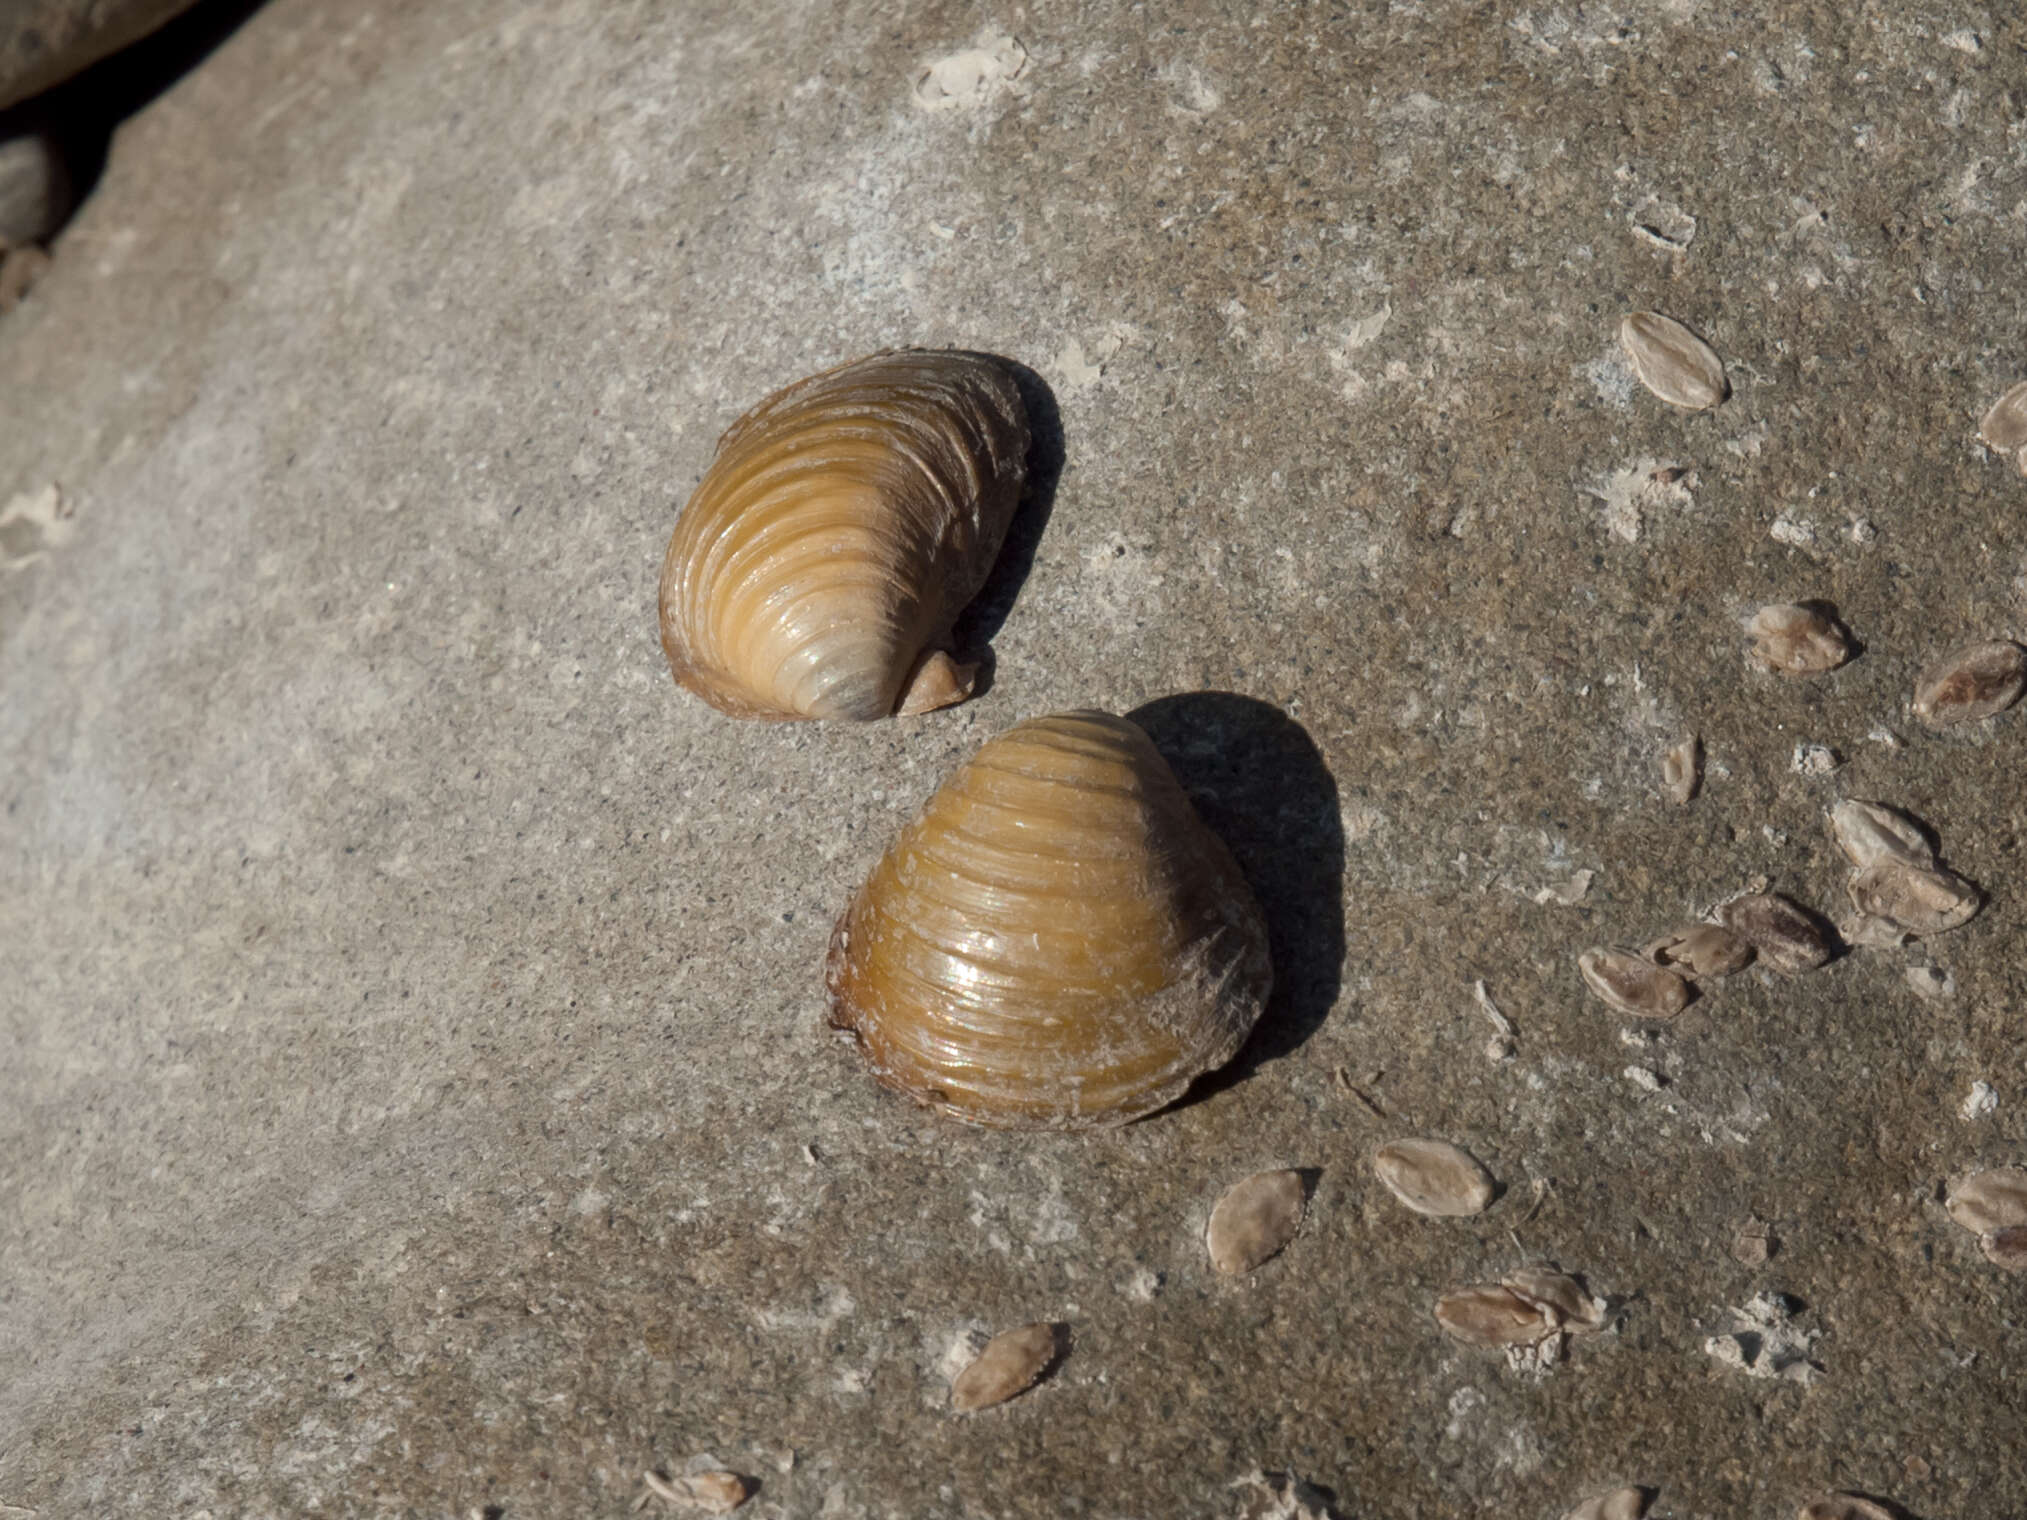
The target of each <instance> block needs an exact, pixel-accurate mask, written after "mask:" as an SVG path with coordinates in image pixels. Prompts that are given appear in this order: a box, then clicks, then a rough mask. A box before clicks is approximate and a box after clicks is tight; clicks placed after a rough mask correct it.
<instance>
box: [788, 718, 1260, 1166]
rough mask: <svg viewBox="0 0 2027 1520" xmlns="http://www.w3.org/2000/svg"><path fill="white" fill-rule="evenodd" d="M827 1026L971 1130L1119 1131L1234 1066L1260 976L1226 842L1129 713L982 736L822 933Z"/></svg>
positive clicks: (1256, 1004)
mask: <svg viewBox="0 0 2027 1520" xmlns="http://www.w3.org/2000/svg"><path fill="white" fill-rule="evenodd" d="M824 980H825V984H826V986H827V988H828V990H829V993H830V1021H831V1023H832V1025H834V1026H835V1027H837V1028H840V1029H848V1030H850V1031H851V1032H852V1033H853V1035H854V1036H855V1037H856V1038H857V1040H858V1043H859V1046H860V1048H861V1049H862V1050H863V1052H864V1053H865V1056H866V1059H867V1061H868V1062H869V1064H870V1065H871V1067H872V1070H873V1075H874V1076H875V1077H876V1078H878V1079H879V1080H880V1081H881V1082H883V1083H885V1084H886V1085H887V1086H889V1087H892V1088H895V1089H897V1090H899V1091H901V1092H903V1093H906V1094H908V1095H909V1096H910V1097H912V1098H914V1099H915V1100H916V1101H917V1102H919V1103H922V1104H925V1105H927V1106H929V1107H931V1108H935V1109H938V1110H940V1111H941V1112H943V1113H946V1114H949V1115H951V1116H952V1117H953V1118H957V1119H962V1120H965V1121H966V1122H968V1123H972V1124H983V1125H991V1126H995V1127H998V1128H1006V1129H1080V1128H1088V1127H1092V1126H1097V1125H1106V1124H1124V1123H1125V1122H1127V1121H1128V1120H1130V1119H1136V1118H1139V1117H1140V1116H1141V1115H1143V1114H1150V1113H1153V1112H1154V1111H1155V1110H1156V1109H1158V1108H1163V1107H1165V1106H1167V1105H1168V1104H1169V1103H1172V1102H1174V1101H1175V1099H1177V1098H1179V1097H1181V1096H1182V1093H1183V1089H1184V1088H1186V1087H1188V1086H1189V1084H1190V1083H1191V1082H1192V1081H1193V1080H1195V1079H1196V1078H1197V1077H1199V1076H1201V1075H1202V1074H1203V1073H1204V1072H1207V1071H1210V1070H1212V1069H1214V1068H1215V1067H1219V1066H1222V1065H1224V1064H1225V1062H1227V1061H1229V1060H1230V1059H1231V1058H1232V1057H1233V1056H1234V1055H1236V1054H1237V1053H1238V1049H1239V1046H1240V1045H1241V1044H1243V1043H1244V1042H1245V1039H1246V1036H1247V1035H1248V1034H1249V1033H1250V1032H1251V1031H1252V1028H1253V1025H1254V1023H1255V1022H1257V1021H1258V1019H1259V1017H1260V1013H1261V1010H1262V1009H1263V1008H1264V1007H1265V1006H1266V1002H1267V994H1268V991H1269V989H1270V987H1271V986H1272V984H1273V971H1272V969H1271V967H1270V965H1269V962H1268V955H1267V931H1266V925H1265V923H1264V922H1263V921H1262V920H1261V917H1260V910H1259V908H1258V907H1257V906H1255V904H1254V902H1253V894H1252V892H1251V890H1250V889H1249V888H1248V887H1247V885H1246V881H1245V878H1244V877H1243V876H1242V875H1241V874H1240V872H1239V867H1238V865H1237V863H1236V862H1235V861H1234V860H1233V859H1232V857H1231V853H1230V852H1229V851H1228V850H1226V849H1225V847H1224V845H1223V843H1221V842H1220V841H1219V839H1218V838H1217V836H1216V835H1214V834H1213V833H1211V831H1210V830H1209V829H1208V828H1207V827H1205V825H1204V823H1203V821H1202V820H1201V819H1200V818H1198V817H1197V814H1196V809H1195V808H1193V807H1191V806H1190V801H1189V798H1188V797H1187V796H1186V795H1185V794H1184V792H1183V789H1182V787H1181V785H1180V784H1179V783H1178V782H1177V781H1176V779H1175V775H1174V773H1173V772H1172V771H1170V770H1169V768H1168V762H1167V761H1165V760H1163V759H1162V758H1161V754H1160V752H1159V751H1158V750H1156V749H1155V747H1154V744H1153V741H1151V740H1150V739H1149V738H1148V737H1147V735H1146V734H1145V733H1144V732H1142V731H1141V730H1140V729H1139V728H1137V727H1135V726H1134V725H1133V724H1131V723H1129V722H1127V721H1126V720H1125V719H1124V718H1115V717H1112V716H1111V715H1110V714H1107V713H1100V712H1074V713H1063V714H1059V715H1057V716H1055V717H1050V718H1035V719H1031V720H1029V721H1028V722H1026V723H1022V724H1020V725H1019V726H1017V727H1015V728H1013V729H1011V730H1009V731H1008V732H1006V733H1004V734H1001V735H1000V736H999V737H997V738H995V739H992V740H990V741H989V742H988V743H987V744H986V745H985V746H984V747H983V748H982V749H980V750H979V752H978V753H977V754H976V755H975V756H973V757H972V759H971V761H970V762H969V763H968V764H966V765H964V766H963V767H962V768H960V769H959V770H958V772H957V773H956V774H955V775H954V776H952V777H951V778H950V779H949V780H948V781H947V782H945V783H944V784H943V787H942V788H941V790H939V791H938V792H937V793H936V795H935V796H933V797H931V798H930V799H929V801H928V803H927V804H926V805H925V806H924V808H923V810H922V812H921V814H920V815H919V816H918V817H917V818H916V819H915V821H914V822H912V823H910V824H909V825H908V826H907V827H906V828H905V829H903V830H902V831H901V834H900V837H899V838H897V839H896V840H895V841H894V843H893V844H892V845H891V846H889V847H888V849H887V852H886V854H885V855H884V856H882V857H881V859H880V861H879V863H878V864H877V865H875V866H874V867H873V870H872V874H871V875H870V876H868V877H867V879H866V883H865V885H864V886H862V887H861V888H860V889H859V891H858V893H857V894H856V895H855V896H854V897H853V898H852V901H851V903H850V905H849V906H848V907H847V908H846V909H845V911H844V913H843V915H842V916H841V917H840V918H839V919H838V923H837V928H836V930H835V931H834V932H833V934H832V935H831V946H830V955H829V958H828V960H827V962H826V964H825V968H824Z"/></svg>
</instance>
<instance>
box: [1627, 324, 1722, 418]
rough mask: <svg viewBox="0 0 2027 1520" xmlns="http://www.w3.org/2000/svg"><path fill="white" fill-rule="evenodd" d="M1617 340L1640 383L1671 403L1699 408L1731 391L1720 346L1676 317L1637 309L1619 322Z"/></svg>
mask: <svg viewBox="0 0 2027 1520" xmlns="http://www.w3.org/2000/svg"><path fill="white" fill-rule="evenodd" d="M1619 344H1620V346H1621V347H1622V348H1624V349H1625V350H1626V357H1627V358H1628V359H1629V360H1631V361H1632V364H1633V373H1634V374H1635V375H1637V376H1638V377H1639V379H1640V383H1641V384H1642V385H1644V386H1646V387H1647V389H1648V390H1650V391H1652V392H1653V393H1654V394H1655V395H1657V396H1659V397H1660V398H1661V399H1662V400H1663V401H1665V402H1667V403H1668V404H1669V405H1670V406H1679V407H1682V408H1683V409H1684V410H1686V411H1691V412H1700V411H1704V410H1705V409H1707V408H1709V407H1713V406H1716V405H1717V404H1718V402H1720V401H1722V400H1724V398H1725V397H1726V396H1728V395H1730V394H1731V386H1730V385H1729V384H1728V383H1727V382H1726V380H1725V378H1724V361H1723V360H1721V359H1719V358H1718V357H1717V350H1716V349H1714V348H1712V347H1711V346H1710V345H1709V344H1708V343H1706V342H1704V341H1703V340H1702V339H1701V338H1699V337H1697V336H1696V334H1695V333H1693V332H1691V331H1690V330H1689V329H1688V328H1686V327H1684V326H1683V325H1682V324H1681V323H1680V322H1678V321H1676V320H1675V319H1674V318H1673V317H1664V316H1662V315H1661V313H1660V312H1658V311H1636V312H1634V313H1633V314H1632V315H1631V316H1629V317H1627V318H1626V319H1625V321H1623V322H1621V323H1620V324H1619Z"/></svg>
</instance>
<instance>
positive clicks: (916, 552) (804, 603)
mask: <svg viewBox="0 0 2027 1520" xmlns="http://www.w3.org/2000/svg"><path fill="white" fill-rule="evenodd" d="M1027 451H1028V422H1027V413H1026V410H1025V408H1024V407H1023V405H1022V403H1021V397H1020V391H1019V389H1018V387H1017V386H1016V385H1015V383H1014V378H1013V374H1012V372H1011V370H1010V369H1009V367H1008V366H1007V365H1006V364H1004V363H1002V362H1001V361H999V360H997V359H994V358H992V357H991V356H990V355H986V354H971V353H960V352H956V351H949V350H920V349H909V350H903V351H901V352H897V353H882V354H874V355H872V356H871V357H870V358H865V359H860V360H857V361H855V362H854V363H851V364H847V365H844V366H842V367H840V368H838V369H833V370H828V371H826V372H825V373H823V374H820V375H816V376H813V377H811V378H810V379H807V380H803V381H800V382H799V383H797V384H795V385H791V386H789V387H788V388H787V389H786V390H783V391H778V392H776V393H775V394H774V395H772V396H770V397H768V398H767V399H766V400H765V401H763V402H761V403H760V405H758V406H756V407H755V408H753V410H752V411H750V412H748V413H747V414H746V415H745V416H744V417H742V418H740V419H739V421H737V422H736V423H734V424H733V425H732V427H731V428H730V429H729V430H727V432H726V434H725V436H724V437H723V438H722V439H720V440H719V443H718V453H717V456H716V457H715V458H714V459H713V460H712V461H711V467H710V468H709V469H708V470H707V471H705V473H704V478H703V480H702V482H701V483H699V485H698V486H697V489H696V492H695V494H693V495H692V496H691V497H690V501H689V505H688V506H686V507H684V509H683V514H682V516H681V517H680V518H679V519H678V520H677V522H676V528H675V532H674V534H673V535H672V536H671V537H670V539H669V549H668V554H667V556H666V557H665V558H664V560H663V561H662V579H661V597H660V605H661V632H662V649H663V652H664V653H666V654H667V656H668V660H669V668H670V670H672V671H673V672H674V673H675V677H676V679H677V681H679V682H681V683H682V684H683V685H684V686H685V687H687V688H688V689H689V690H691V691H693V692H695V693H696V694H697V695H698V696H700V697H702V698H703V699H704V700H705V701H707V702H709V703H710V704H711V705H712V706H714V707H717V708H720V709H722V710H724V711H725V712H728V713H731V714H733V715H734V716H735V717H744V718H861V719H869V718H881V717H885V716H886V715H887V714H889V713H891V712H895V711H906V712H920V711H925V710H927V709H929V708H931V707H941V706H946V705H948V704H949V703H952V702H960V701H962V700H963V699H964V698H965V697H966V696H968V695H969V694H970V692H971V669H970V668H969V667H965V666H960V665H958V664H957V663H956V662H955V661H954V660H953V659H952V658H951V654H950V651H949V650H948V649H947V648H946V647H945V646H946V644H947V642H948V640H949V637H950V629H951V624H952V623H953V622H955V621H956V618H957V615H958V614H959V613H960V612H962V611H963V610H964V606H965V604H966V603H967V602H969V601H970V600H971V599H972V598H973V597H974V596H975V595H977V593H978V589H979V587H980V586H981V585H983V584H984V582H985V578H986V575H987V573H988V572H989V571H990V570H991V568H992V562H993V559H994V557H995V556H996V555H997V554H998V553H999V547H1000V543H1001V540H1003V539H1004V538H1005V536H1006V530H1007V524H1008V523H1009V522H1010V521H1011V520H1012V517H1013V513H1014V508H1015V507H1016V506H1017V505H1018V503H1019V500H1020V494H1021V488H1022V485H1023V482H1024V481H1025V479H1026V473H1027Z"/></svg>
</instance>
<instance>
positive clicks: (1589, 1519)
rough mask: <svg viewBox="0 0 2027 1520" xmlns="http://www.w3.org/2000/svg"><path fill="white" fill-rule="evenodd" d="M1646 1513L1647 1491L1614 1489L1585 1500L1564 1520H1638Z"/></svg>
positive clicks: (1641, 1489) (1640, 1489)
mask: <svg viewBox="0 0 2027 1520" xmlns="http://www.w3.org/2000/svg"><path fill="white" fill-rule="evenodd" d="M1646 1513H1647V1491H1646V1490H1645V1489H1643V1488H1615V1489H1613V1490H1612V1491H1611V1492H1610V1493H1608V1494H1599V1495H1598V1496H1597V1497H1596V1498H1595V1499H1586V1500H1584V1502H1583V1503H1582V1504H1579V1505H1578V1506H1577V1507H1576V1508H1575V1509H1573V1510H1571V1511H1570V1512H1569V1514H1568V1515H1566V1516H1565V1517H1564V1520H1640V1517H1641V1516H1642V1515H1644V1514H1646Z"/></svg>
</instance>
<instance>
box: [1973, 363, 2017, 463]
mask: <svg viewBox="0 0 2027 1520" xmlns="http://www.w3.org/2000/svg"><path fill="white" fill-rule="evenodd" d="M1978 437H1979V438H1981V439H1983V440H1984V442H1985V443H1986V444H1987V445H1989V446H1990V447H1992V448H1994V449H1997V450H1998V451H1999V452H2000V453H2001V454H2011V453H2013V452H2014V451H2015V450H2018V449H2023V448H2027V380H2022V381H2021V382H2020V383H2019V384H2018V385H2016V386H2014V387H2012V388H2011V389H2010V390H2008V391H2007V392H2006V394H2005V395H2003V396H2001V397H2000V398H1999V399H1998V400H1997V401H1994V402H1993V403H1992V408H1991V410H1990V411H1988V412H1986V413H1985V420H1984V421H1982V422H1980V423H1979V424H1978Z"/></svg>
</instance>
